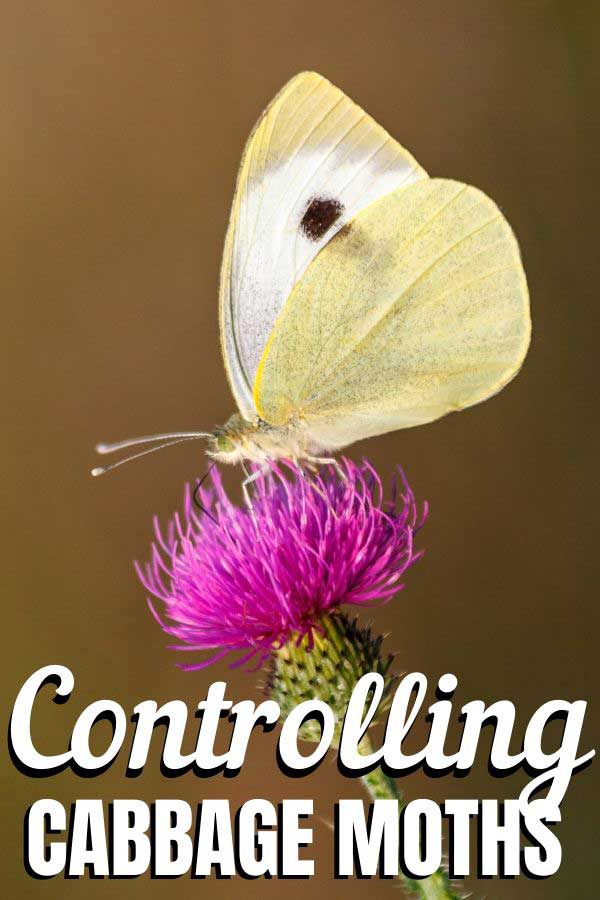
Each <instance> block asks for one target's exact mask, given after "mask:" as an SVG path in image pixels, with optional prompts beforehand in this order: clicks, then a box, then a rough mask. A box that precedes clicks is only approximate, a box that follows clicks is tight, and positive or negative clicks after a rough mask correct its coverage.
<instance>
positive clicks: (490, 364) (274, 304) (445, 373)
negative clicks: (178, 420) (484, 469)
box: [93, 72, 531, 487]
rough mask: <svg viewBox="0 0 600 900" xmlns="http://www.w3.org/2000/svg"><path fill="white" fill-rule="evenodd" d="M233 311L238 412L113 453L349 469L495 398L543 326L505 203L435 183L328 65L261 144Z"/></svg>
mask: <svg viewBox="0 0 600 900" xmlns="http://www.w3.org/2000/svg"><path fill="white" fill-rule="evenodd" d="M219 314H220V332H221V345H222V351H223V358H224V361H225V368H226V371H227V375H228V379H229V383H230V386H231V390H232V392H233V395H234V397H235V400H236V403H237V407H238V412H237V413H235V414H234V415H233V416H231V418H230V419H229V420H228V421H227V422H226V424H225V425H224V426H223V427H221V428H217V429H215V431H213V432H200V431H188V432H186V431H184V432H176V433H173V434H159V435H152V436H148V437H143V438H134V439H132V440H127V441H121V442H119V443H116V444H100V445H98V447H97V448H96V449H97V450H98V451H99V452H100V453H111V452H114V451H116V450H123V449H125V448H127V447H131V446H135V445H139V444H152V446H151V447H149V448H147V449H145V450H143V451H141V452H138V453H135V454H134V456H132V457H129V458H128V459H133V458H137V457H138V456H143V455H145V454H147V453H152V452H155V451H156V450H159V449H161V448H162V447H164V446H170V445H171V444H175V443H178V442H180V441H186V440H194V439H197V438H205V439H206V440H207V441H208V444H209V448H208V455H209V456H210V457H212V458H213V459H214V460H216V461H219V462H225V463H242V465H244V463H246V462H250V463H258V464H259V470H260V466H261V465H262V466H264V465H267V464H268V462H269V461H271V460H277V459H288V460H293V461H295V462H296V463H298V464H306V465H309V466H310V465H314V464H319V463H326V462H329V463H334V464H335V459H334V457H333V454H334V453H335V451H337V450H340V449H341V448H343V447H345V446H347V445H349V444H352V443H353V442H355V441H358V440H360V439H362V438H367V437H371V436H373V435H378V434H384V433H385V432H389V431H395V430H397V429H401V428H409V427H412V426H415V425H421V424H424V423H426V422H431V421H433V420H435V419H438V418H440V417H441V416H444V415H445V414H446V413H449V412H452V411H455V410H461V409H465V408H466V407H468V406H472V405H473V404H475V403H479V402H480V401H482V400H485V399H486V398H488V397H491V396H493V395H494V394H496V393H497V392H498V391H500V390H501V389H502V388H503V387H504V386H505V385H506V384H507V383H508V382H509V381H510V380H511V379H512V378H513V377H514V376H515V375H516V373H517V372H518V370H519V368H520V366H521V364H522V362H523V360H524V357H525V355H526V353H527V349H528V346H529V341H530V334H531V321H530V314H529V296H528V290H527V282H526V278H525V273H524V270H523V266H522V262H521V257H520V253H519V248H518V245H517V241H516V239H515V237H514V235H513V232H512V230H511V228H510V226H509V225H508V223H507V221H506V219H505V218H504V216H503V215H502V213H501V212H500V210H499V209H498V207H497V206H496V204H495V203H494V202H493V201H492V200H490V199H489V197H487V196H486V195H485V194H483V193H482V192H481V191H479V190H477V188H474V187H470V186H468V185H466V184H461V183H460V182H458V181H452V180H447V179H441V178H430V177H429V176H428V175H427V173H426V172H425V170H424V169H423V168H422V167H421V166H420V165H419V163H418V162H417V161H416V160H415V159H414V158H413V156H412V155H411V154H410V153H409V152H408V151H407V150H405V149H404V148H403V147H402V146H401V145H400V144H399V143H398V142H397V141H396V140H394V138H392V137H391V136H390V135H389V134H388V133H387V132H386V131H385V130H384V129H383V128H382V127H381V126H380V125H378V124H377V123H376V122H375V121H374V120H373V119H372V118H371V117H370V116H368V115H367V114H366V113H365V112H363V110H362V109H361V108H360V107H359V106H357V105H356V104H355V103H354V102H353V101H352V100H350V99H349V98H348V97H347V96H346V95H345V94H344V93H342V91H341V90H339V89H338V88H337V87H335V86H334V85H333V84H331V83H330V82H329V81H328V80H327V79H326V78H323V77H322V76H321V75H318V74H317V73H315V72H302V73H300V74H299V75H296V76H295V77H294V78H292V79H291V81H289V82H288V83H287V84H286V85H285V86H284V87H283V89H282V90H281V91H280V92H279V93H278V94H277V96H276V97H275V98H274V99H273V100H272V102H271V103H270V104H269V106H268V107H267V108H266V110H265V111H264V112H263V114H262V115H261V117H260V118H259V120H258V122H257V124H256V125H255V127H254V130H253V131H252V133H251V135H250V138H249V140H248V142H247V144H246V147H245V150H244V154H243V157H242V161H241V165H240V170H239V174H238V178H237V185H236V189H235V195H234V200H233V206H232V210H231V216H230V220H229V227H228V230H227V234H226V238H225V247H224V253H223V262H222V268H221V279H220V296H219ZM126 461H128V460H120V461H119V462H117V463H114V464H113V465H112V466H103V467H99V468H96V469H94V470H93V474H96V475H99V474H102V473H104V472H106V471H108V470H110V469H112V468H114V467H116V466H118V465H121V464H122V463H123V462H126ZM245 471H246V476H247V477H246V481H245V482H244V486H245V487H246V485H247V484H248V483H249V482H250V481H251V480H252V478H253V475H252V474H250V473H248V471H247V470H245Z"/></svg>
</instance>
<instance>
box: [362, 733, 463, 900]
mask: <svg viewBox="0 0 600 900" xmlns="http://www.w3.org/2000/svg"><path fill="white" fill-rule="evenodd" d="M360 750H361V752H362V753H364V754H365V756H366V755H367V754H368V753H371V752H372V745H371V739H370V738H369V736H368V735H365V737H364V738H363V739H362V741H361V745H360ZM362 782H363V784H364V786H365V787H366V789H367V791H368V793H369V795H370V796H371V797H372V798H373V800H397V801H398V812H400V810H401V809H402V807H403V806H404V799H403V797H402V793H401V791H400V790H399V789H398V785H397V784H396V782H395V781H394V779H393V778H390V777H389V775H386V774H385V773H384V772H383V771H382V769H381V768H377V769H373V771H372V772H369V773H368V774H367V775H363V777H362ZM398 878H399V879H400V881H401V882H402V884H403V885H404V887H405V889H406V891H407V893H409V894H411V895H413V896H414V897H416V898H418V900H460V894H457V893H456V891H455V890H454V888H453V887H452V884H451V883H450V878H449V877H448V873H447V872H445V871H444V869H438V871H437V872H434V873H433V875H430V876H429V878H419V879H418V880H417V879H414V878H409V877H408V876H407V875H405V874H404V873H403V872H400V873H399V875H398Z"/></svg>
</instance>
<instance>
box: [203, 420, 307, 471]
mask: <svg viewBox="0 0 600 900" xmlns="http://www.w3.org/2000/svg"><path fill="white" fill-rule="evenodd" d="M207 452H208V455H209V456H210V457H211V458H212V459H215V460H217V461H218V462H222V463H232V464H235V463H240V462H244V461H245V460H248V461H249V462H256V463H262V462H266V461H267V460H270V459H295V460H301V459H306V458H307V457H310V456H312V455H313V453H315V452H317V448H315V447H313V446H312V442H311V441H310V440H309V439H308V435H307V434H306V432H305V431H304V429H303V428H302V427H301V424H300V423H290V424H289V425H286V426H284V427H276V426H274V425H269V423H268V422H264V421H263V420H262V419H259V418H257V419H256V420H255V421H252V422H249V421H247V420H246V419H244V418H243V417H242V416H240V415H239V414H238V413H236V414H235V415H233V416H231V418H229V419H228V420H227V422H226V423H225V425H223V426H221V427H220V428H216V429H215V430H214V432H213V446H212V447H211V449H210V450H208V451H207Z"/></svg>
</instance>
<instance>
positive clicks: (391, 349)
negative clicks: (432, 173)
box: [254, 179, 530, 449]
mask: <svg viewBox="0 0 600 900" xmlns="http://www.w3.org/2000/svg"><path fill="white" fill-rule="evenodd" d="M529 336H530V319H529V305H528V292H527V285H526V280H525V275H524V272H523V268H522V264H521V259H520V255H519V250H518V246H517V243H516V240H515V238H514V236H513V234H512V231H511V229H510V226H509V225H508V223H507V222H506V220H505V219H504V217H503V215H502V214H501V212H500V211H499V209H498V208H497V206H496V205H495V204H494V203H493V202H492V201H491V200H490V199H489V198H488V197H486V196H485V194H483V193H482V192H481V191H478V190H476V189H475V188H473V187H468V186H467V185H463V184H460V183H458V182H455V181H447V180H442V179H427V180H423V181H419V182H417V183H414V184H411V185H410V186H408V187H405V188H400V189H398V190H396V191H394V192H393V193H391V194H389V195H387V196H385V197H384V198H382V199H380V200H378V201H376V202H375V203H372V204H371V205H370V206H368V207H367V208H366V209H364V210H363V211H362V212H360V213H359V214H358V215H357V216H356V217H355V219H354V220H352V221H351V222H350V223H349V224H348V225H347V227H346V228H345V229H343V231H342V232H341V233H339V234H338V235H337V236H336V237H335V238H334V239H333V240H332V241H331V242H330V243H329V244H328V245H327V246H326V247H325V248H324V249H323V250H322V251H321V252H320V253H319V254H318V256H317V257H316V258H315V259H314V260H313V261H312V263H311V264H310V266H309V267H308V269H307V270H306V272H305V273H304V275H303V277H302V278H301V279H300V281H299V282H298V283H297V284H296V286H295V288H294V290H293V291H292V293H291V294H290V296H289V298H288V300H287V301H286V304H285V306H284V307H283V310H282V311H281V313H280V315H279V317H278V318H277V321H276V323H275V327H274V329H273V332H272V334H271V336H270V338H269V342H268V344H267V346H266V348H265V351H264V353H263V357H262V360H261V363H260V367H259V371H258V375H257V378H256V383H255V387H254V398H255V404H256V407H257V409H258V412H259V415H260V416H261V417H263V418H264V419H265V420H266V421H267V422H269V423H272V424H273V425H284V424H286V423H288V422H293V421H298V422H302V423H303V424H304V426H305V427H306V429H307V430H308V432H309V433H310V434H311V435H312V436H313V438H314V440H315V442H316V443H318V444H320V445H321V446H323V447H328V448H330V449H334V448H338V447H341V446H344V445H345V444H349V443H351V442H353V441H356V440H359V439H361V438H364V437H368V436H370V435H374V434H381V433H384V432H386V431H391V430H395V429H397V428H403V427H408V426H411V425H418V424H421V423H424V422H428V421H431V420H433V419H436V418H439V417H440V416H442V415H444V414H445V413H447V412H450V411H452V410H457V409H462V408H464V407H467V406H470V405H472V404H474V403H477V402H479V401H481V400H484V399H485V398H486V397H489V396H491V395H492V394H494V393H495V392H497V391H499V390H500V389H501V388H502V387H503V386H504V385H505V384H506V383H507V382H508V381H509V380H510V379H511V378H512V377H513V376H514V375H515V374H516V372H517V371H518V369H519V367H520V365H521V362H522V360H523V358H524V356H525V353H526V350H527V347H528V344H529Z"/></svg>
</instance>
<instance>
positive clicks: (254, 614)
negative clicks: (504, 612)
mask: <svg viewBox="0 0 600 900" xmlns="http://www.w3.org/2000/svg"><path fill="white" fill-rule="evenodd" d="M340 469H341V471H340V472H338V471H336V469H335V468H334V467H333V466H330V467H325V468H324V469H321V470H320V472H319V473H318V474H316V475H311V476H308V475H307V474H306V473H304V472H302V471H301V470H300V469H299V468H297V467H296V466H292V465H286V466H278V465H275V464H273V465H271V467H270V468H269V470H268V471H267V472H266V473H263V474H260V475H259V476H258V477H257V479H256V481H255V490H254V496H253V500H252V510H250V509H248V508H247V507H246V506H241V507H240V506H236V505H234V504H233V503H232V502H231V500H230V499H229V498H228V496H227V495H226V493H225V491H224V488H223V485H222V483H221V478H220V475H219V473H218V471H217V469H216V468H213V469H212V471H211V477H210V483H209V485H208V486H207V487H202V488H201V489H200V490H199V496H200V500H201V502H202V506H203V507H204V509H205V510H207V512H208V515H203V514H202V513H201V512H200V510H199V509H198V508H196V506H195V504H194V499H193V492H192V490H191V489H190V487H189V486H187V487H186V490H185V499H184V509H183V516H180V515H179V514H178V513H175V515H174V516H173V518H172V519H171V520H170V522H169V523H168V525H167V528H166V529H164V530H163V529H161V528H160V526H159V524H158V521H157V520H156V518H155V520H154V527H155V535H156V540H155V542H154V543H153V545H152V554H151V559H150V561H149V562H148V563H147V564H146V565H145V566H144V567H141V566H139V565H137V564H136V568H137V572H138V575H139V578H140V580H141V582H142V584H143V585H144V586H145V588H146V589H147V590H148V591H149V593H150V594H152V595H153V596H154V597H156V598H158V599H159V600H160V601H161V602H162V603H163V604H164V618H163V617H161V615H159V613H158V612H157V611H156V609H155V607H154V605H153V604H152V602H151V601H149V603H150V608H151V610H152V612H153V614H154V615H155V617H156V619H157V621H158V622H159V624H160V625H161V627H162V628H163V629H164V631H165V632H166V633H167V634H169V635H171V636H172V637H174V638H176V639H177V640H178V641H179V642H180V643H178V644H176V645H175V647H174V649H178V650H190V651H205V650H215V651H216V653H213V654H212V655H210V656H209V657H208V658H205V659H204V660H202V661H201V662H199V663H195V664H192V665H186V666H182V668H184V669H187V670H193V669H199V668H202V667H204V666H206V665H208V664H209V663H211V662H214V661H216V660H218V659H221V658H222V657H224V656H226V655H228V654H229V653H231V652H235V651H240V652H241V656H240V657H239V658H238V659H237V660H236V662H235V663H234V665H243V664H244V663H248V662H249V661H250V660H253V659H254V661H256V663H257V666H260V665H261V663H262V662H264V660H265V659H266V658H267V657H268V656H269V655H271V653H272V652H273V651H274V650H277V649H281V648H284V647H285V646H286V644H289V642H290V641H293V642H294V645H296V646H298V647H300V646H304V647H305V648H307V649H308V650H309V651H310V649H311V648H312V647H313V646H314V642H315V639H316V637H317V636H318V635H323V634H324V633H325V632H324V628H323V624H322V620H323V617H324V616H327V615H328V614H331V613H334V612H335V611H336V610H338V609H339V607H340V606H342V605H343V604H349V605H354V606H370V605H373V604H375V603H382V602H386V601H387V600H389V599H390V598H391V597H392V596H393V595H394V594H396V593H397V592H398V591H399V590H401V589H402V587H403V584H402V581H401V579H402V576H403V575H404V573H405V572H406V570H407V569H408V568H409V567H410V566H411V565H413V563H415V562H416V560H417V559H418V558H419V557H420V556H421V553H422V551H420V552H416V551H415V549H414V547H413V539H414V535H415V533H416V531H417V530H418V528H419V527H420V525H421V524H422V522H423V520H424V517H425V515H426V506H425V507H424V509H423V513H422V514H421V516H418V514H417V508H416V504H415V500H414V496H413V493H412V491H411V489H410V487H409V485H408V483H407V481H406V479H405V477H404V475H403V474H402V472H401V471H400V470H398V473H397V475H396V478H395V481H394V490H393V493H392V499H391V500H389V501H385V500H384V499H383V490H382V485H381V481H380V479H379V476H378V475H377V473H376V472H375V470H374V468H373V467H372V465H371V464H370V463H369V462H367V461H363V462H362V463H361V464H359V465H358V464H356V463H353V462H351V461H350V460H348V459H343V460H342V461H341V467H340ZM342 476H343V477H342Z"/></svg>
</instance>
